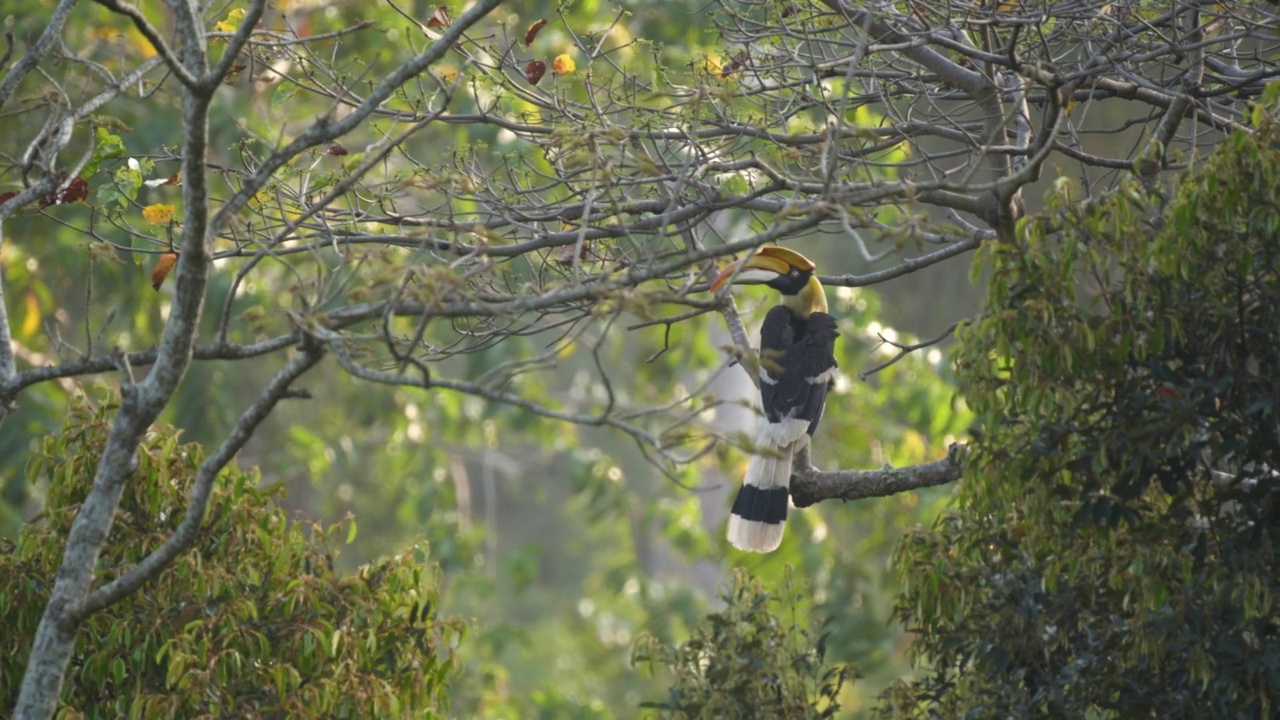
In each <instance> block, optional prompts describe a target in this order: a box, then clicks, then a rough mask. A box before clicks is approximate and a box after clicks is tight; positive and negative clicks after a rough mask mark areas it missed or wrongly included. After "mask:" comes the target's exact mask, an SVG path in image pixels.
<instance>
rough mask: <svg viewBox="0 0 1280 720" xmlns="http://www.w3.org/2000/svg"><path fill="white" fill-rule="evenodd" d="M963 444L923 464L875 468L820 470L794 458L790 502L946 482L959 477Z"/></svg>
mask: <svg viewBox="0 0 1280 720" xmlns="http://www.w3.org/2000/svg"><path fill="white" fill-rule="evenodd" d="M963 456H964V446H962V445H952V446H951V448H950V449H949V450H948V451H947V456H946V457H945V458H942V459H941V460H935V461H934V462H931V463H924V464H922V465H909V466H907V467H900V468H896V467H892V466H888V465H886V466H885V467H883V468H880V469H878V470H835V471H830V472H822V471H820V470H817V469H816V468H812V467H808V457H807V453H806V457H799V458H797V466H798V468H805V467H807V468H808V469H806V470H803V471H799V470H798V471H797V473H796V474H795V475H794V476H792V478H791V501H792V502H793V503H795V505H796V507H808V506H810V505H813V504H814V503H819V502H822V501H823V500H861V499H863V498H873V497H886V496H889V495H896V494H898V493H902V492H909V491H912V490H920V489H922V488H927V487H934V486H937V485H946V484H947V483H952V482H955V481H956V480H959V479H960V475H961V472H962V470H963V468H962V466H961V460H962V458H963Z"/></svg>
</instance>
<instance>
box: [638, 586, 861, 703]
mask: <svg viewBox="0 0 1280 720" xmlns="http://www.w3.org/2000/svg"><path fill="white" fill-rule="evenodd" d="M801 592H802V589H801V588H800V587H799V585H798V583H797V582H796V581H795V579H794V578H792V577H790V576H788V577H787V578H785V579H784V580H783V582H782V583H780V584H779V586H778V589H777V592H776V594H771V593H770V592H768V591H767V590H766V589H765V587H764V586H763V585H762V584H761V583H760V582H759V581H758V580H754V579H750V578H749V577H748V576H747V575H746V574H745V573H743V572H737V573H735V574H734V577H733V580H732V583H731V585H730V586H729V587H728V588H727V590H726V591H725V593H724V594H723V595H721V600H723V601H724V603H725V607H724V609H723V610H721V611H719V612H714V613H710V614H707V615H705V616H703V618H702V619H701V621H700V622H699V623H698V624H697V625H696V626H695V627H694V628H693V629H692V631H691V633H690V638H689V639H688V640H686V641H685V642H683V643H680V644H678V645H664V644H661V643H659V642H658V641H657V640H656V639H655V638H653V637H652V636H644V637H642V638H641V639H640V640H639V641H638V642H637V643H636V650H635V653H634V655H633V657H632V662H633V663H634V664H637V665H639V664H641V663H644V664H647V665H648V668H649V670H650V671H651V672H652V671H655V668H656V667H660V668H662V669H663V670H665V671H666V673H667V674H669V675H670V676H671V679H672V684H671V687H670V689H669V691H668V693H667V698H666V699H665V700H664V701H657V702H647V703H644V704H643V705H642V707H645V708H650V709H653V710H656V711H658V716H659V717H669V718H713V717H726V718H727V717H733V718H828V717H834V716H835V715H836V713H837V711H838V710H839V709H840V703H839V696H840V691H841V689H842V688H843V687H844V685H845V683H846V682H847V681H849V680H852V679H856V678H857V677H858V672H857V670H856V669H854V668H853V667H852V666H849V665H842V664H831V663H829V662H827V660H826V636H825V635H824V634H817V633H815V632H814V631H813V630H812V629H810V628H807V627H803V626H802V623H801V622H799V621H798V619H797V618H798V615H799V613H798V612H797V605H798V604H799V603H800V601H801V600H802V595H801Z"/></svg>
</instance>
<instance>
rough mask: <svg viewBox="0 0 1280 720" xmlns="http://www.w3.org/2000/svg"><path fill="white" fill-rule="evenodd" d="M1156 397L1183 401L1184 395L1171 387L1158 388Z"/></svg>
mask: <svg viewBox="0 0 1280 720" xmlns="http://www.w3.org/2000/svg"><path fill="white" fill-rule="evenodd" d="M1156 397H1162V398H1164V399H1166V400H1181V399H1182V393H1180V392H1178V391H1177V390H1174V389H1173V388H1169V387H1158V388H1156Z"/></svg>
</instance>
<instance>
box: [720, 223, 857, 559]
mask: <svg viewBox="0 0 1280 720" xmlns="http://www.w3.org/2000/svg"><path fill="white" fill-rule="evenodd" d="M813 271H814V264H813V263H812V262H811V261H810V260H809V259H808V258H806V257H805V256H803V255H801V254H800V253H798V252H795V251H794V250H788V249H786V248H781V247H766V248H761V249H760V250H759V251H758V252H756V253H755V254H754V255H752V256H750V257H748V258H746V259H745V260H739V261H737V262H735V263H732V264H730V265H728V266H727V267H725V268H724V269H723V270H721V271H720V274H719V275H717V276H716V279H715V280H714V281H712V283H711V290H712V292H715V291H716V290H717V289H719V288H720V287H721V286H723V285H724V284H725V283H726V282H730V281H732V282H733V283H735V284H736V283H749V284H764V285H768V286H769V287H771V288H773V289H774V290H777V291H778V292H779V293H781V294H782V302H781V303H780V304H779V305H778V306H777V307H774V308H772V309H770V310H769V313H768V314H767V315H765V318H764V325H763V326H762V327H761V328H760V370H759V377H760V401H761V404H762V405H763V406H764V417H763V418H762V419H761V422H760V427H759V429H758V430H757V432H756V438H755V448H754V454H753V455H752V457H751V460H750V462H749V463H748V464H747V474H746V477H744V478H743V480H742V489H741V490H739V491H738V497H737V499H736V500H734V502H733V510H732V514H731V515H730V516H729V542H730V543H731V544H732V545H733V546H734V547H736V548H738V549H739V550H749V551H752V552H769V551H771V550H774V549H776V548H777V547H778V544H779V543H781V542H782V528H783V525H784V523H785V522H786V519H787V505H788V502H789V496H788V495H789V488H790V486H791V462H792V458H793V456H794V455H795V453H796V452H797V451H799V450H800V449H802V448H804V447H805V446H806V445H807V444H808V442H809V438H810V436H812V435H813V431H814V430H816V429H817V427H818V420H820V419H821V418H822V407H823V404H824V403H825V402H826V399H827V392H828V391H829V390H830V389H831V383H832V380H833V379H834V377H835V373H836V358H835V353H834V346H835V340H836V336H837V335H838V334H839V333H837V332H836V319H835V318H833V317H832V316H830V315H828V314H827V297H826V295H825V294H824V293H823V291H822V283H820V282H818V278H817V277H815V276H814V274H813Z"/></svg>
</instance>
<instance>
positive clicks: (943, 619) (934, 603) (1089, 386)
mask: <svg viewBox="0 0 1280 720" xmlns="http://www.w3.org/2000/svg"><path fill="white" fill-rule="evenodd" d="M1278 96H1280V85H1277V86H1273V88H1272V90H1271V91H1270V92H1269V93H1268V96H1267V98H1266V100H1265V102H1266V103H1267V104H1268V105H1269V106H1270V107H1272V108H1273V110H1272V111H1271V112H1262V111H1261V109H1259V113H1258V115H1257V118H1258V122H1259V123H1260V127H1259V132H1258V134H1257V135H1256V136H1254V137H1249V136H1247V135H1245V134H1243V133H1240V134H1236V135H1234V136H1233V137H1232V139H1231V141H1230V142H1229V143H1228V144H1227V145H1226V146H1225V147H1224V148H1222V149H1221V150H1220V151H1219V152H1218V153H1215V155H1214V156H1213V157H1211V158H1209V159H1208V160H1207V161H1205V162H1203V163H1201V164H1199V165H1198V167H1197V168H1196V169H1195V172H1194V173H1192V174H1190V175H1189V176H1188V177H1187V178H1186V179H1185V180H1184V181H1182V182H1181V183H1179V184H1178V186H1177V187H1175V188H1173V189H1172V190H1171V191H1165V190H1164V189H1163V188H1161V189H1157V190H1155V191H1153V192H1150V193H1147V192H1143V191H1142V189H1141V188H1140V187H1138V186H1137V185H1136V184H1134V183H1128V184H1127V185H1126V188H1125V189H1126V192H1121V193H1116V194H1115V195H1113V196H1112V197H1111V198H1109V199H1108V201H1107V202H1104V203H1098V204H1095V205H1079V204H1077V203H1075V202H1072V199H1071V197H1069V196H1067V195H1064V196H1063V197H1062V198H1060V200H1061V202H1060V204H1059V205H1058V206H1057V207H1056V208H1055V209H1054V211H1053V212H1051V213H1049V214H1046V215H1045V216H1042V217H1039V218H1036V219H1035V220H1034V221H1033V222H1032V223H1031V225H1030V227H1029V228H1028V230H1027V232H1026V233H1025V234H1024V238H1025V241H1024V242H1022V243H1019V244H1018V245H1016V246H1015V245H999V246H996V245H993V246H992V247H991V248H990V251H989V252H987V253H986V261H987V263H989V266H990V269H991V277H992V282H991V284H990V291H991V292H990V295H989V296H988V301H987V307H986V309H985V311H984V313H983V315H984V320H983V321H982V322H980V323H976V324H974V325H973V326H972V327H970V328H966V329H965V331H964V333H963V338H962V340H961V348H962V349H961V351H960V353H959V354H958V356H957V359H958V364H959V368H960V370H959V377H960V381H961V387H962V389H963V390H964V392H965V393H966V395H967V396H968V397H970V398H973V399H974V410H975V412H976V413H977V416H978V423H979V425H980V427H982V432H981V434H976V435H975V438H974V441H973V442H972V443H971V444H970V448H969V454H968V456H967V460H966V467H965V478H964V482H963V483H962V485H961V488H962V489H961V491H960V492H959V493H958V496H957V497H958V500H959V506H958V508H957V509H956V510H955V511H953V512H948V513H946V514H944V515H943V516H942V517H940V518H939V520H938V522H937V524H936V525H935V526H934V527H933V529H932V530H931V531H929V532H919V533H915V534H912V535H911V536H910V537H908V538H907V539H906V540H905V541H904V542H903V545H902V547H901V550H900V552H901V557H900V563H901V572H902V575H903V580H904V588H905V592H904V593H903V595H902V596H901V598H900V599H899V602H898V606H897V607H898V610H897V612H898V615H899V616H900V617H901V618H902V619H903V621H904V622H905V623H906V624H907V626H908V627H911V628H914V629H916V630H917V631H918V632H919V633H920V639H919V640H918V641H917V643H916V648H917V651H918V652H919V653H920V656H921V657H922V658H928V661H929V663H930V666H931V667H932V668H933V670H932V672H931V673H930V674H929V675H928V676H927V677H925V678H924V679H922V680H921V681H919V682H917V683H913V684H906V685H902V686H900V687H898V688H897V689H896V691H895V706H894V707H893V708H892V709H893V712H891V713H890V714H891V715H894V716H901V717H936V716H939V715H941V716H947V717H967V716H975V717H996V716H999V717H1005V716H1011V715H1012V716H1017V717H1084V716H1090V717H1161V718H1180V717H1187V718H1191V717H1213V718H1228V717H1255V716H1256V717H1265V716H1269V715H1272V714H1274V712H1275V708H1276V706H1277V699H1278V697H1280V661H1278V660H1277V649H1278V647H1280V645H1278V644H1280V617H1277V610H1276V607H1275V603H1274V598H1275V597H1276V593H1277V590H1280V588H1277V584H1276V582H1277V581H1276V578H1277V572H1276V571H1277V568H1276V549H1277V543H1278V542H1280V537H1278V533H1280V517H1278V515H1277V508H1278V506H1277V498H1278V497H1280V496H1278V495H1277V493H1278V492H1280V488H1278V487H1277V483H1276V477H1277V476H1276V471H1275V469H1274V468H1276V467H1280V438H1278V437H1277V435H1276V429H1277V427H1280V423H1278V421H1280V418H1278V417H1277V414H1276V413H1277V408H1280V394H1278V393H1280V388H1278V387H1277V385H1276V382H1275V378H1276V377H1277V375H1276V374H1277V372H1280V346H1278V345H1277V342H1276V317H1277V315H1276V312H1277V309H1280V282H1277V280H1280V276H1278V275H1277V272H1280V202H1278V200H1280V196H1278V195H1277V193H1278V192H1280V191H1278V189H1277V188H1280V185H1277V184H1276V182H1275V181H1276V179H1277V177H1280V143H1278V142H1277V140H1280V132H1278V131H1277V126H1276V114H1275V111H1274V108H1275V107H1276V106H1275V98H1276V97H1278ZM1207 208H1213V211H1212V212H1206V209H1207Z"/></svg>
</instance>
